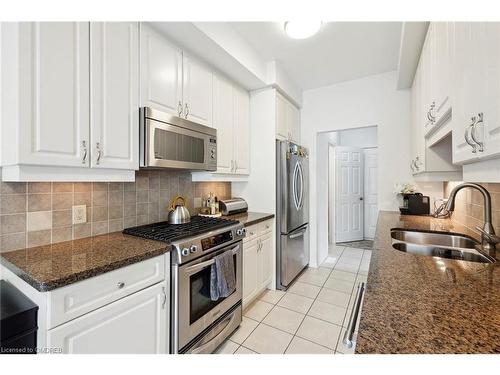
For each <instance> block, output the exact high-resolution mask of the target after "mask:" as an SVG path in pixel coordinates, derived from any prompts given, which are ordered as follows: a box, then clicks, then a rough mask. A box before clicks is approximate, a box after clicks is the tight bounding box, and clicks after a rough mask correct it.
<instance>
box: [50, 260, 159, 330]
mask: <svg viewBox="0 0 500 375" xmlns="http://www.w3.org/2000/svg"><path fill="white" fill-rule="evenodd" d="M164 279H165V256H159V257H155V258H152V259H148V260H145V261H143V262H140V263H136V264H133V265H130V266H126V267H123V268H120V269H117V270H114V271H111V272H107V273H105V274H102V275H99V276H96V277H92V278H90V279H87V280H83V281H80V282H77V283H75V284H71V285H68V286H66V287H63V288H60V289H56V290H54V291H53V292H51V293H50V296H49V307H48V309H49V317H48V328H49V329H50V328H53V327H55V326H57V325H59V324H61V323H64V322H67V321H68V320H71V319H74V318H76V317H79V316H81V315H83V314H86V313H88V312H89V311H92V310H95V309H98V308H100V307H102V306H104V305H106V304H108V303H111V302H113V301H116V300H118V299H120V298H122V297H125V296H127V295H129V294H132V293H135V292H137V291H138V290H141V289H144V288H146V287H148V286H150V285H153V284H156V283H158V282H160V281H162V280H164Z"/></svg>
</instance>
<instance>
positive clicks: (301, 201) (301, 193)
mask: <svg viewBox="0 0 500 375" xmlns="http://www.w3.org/2000/svg"><path fill="white" fill-rule="evenodd" d="M297 166H298V169H297V171H298V173H297V175H298V177H299V178H300V195H299V207H298V209H301V208H302V205H303V203H304V174H303V173H302V165H301V164H300V163H297Z"/></svg>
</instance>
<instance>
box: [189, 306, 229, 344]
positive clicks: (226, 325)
mask: <svg viewBox="0 0 500 375" xmlns="http://www.w3.org/2000/svg"><path fill="white" fill-rule="evenodd" d="M237 315H238V314H234V313H233V314H231V316H228V317H226V318H225V319H224V320H223V321H221V322H220V323H219V324H218V326H219V327H220V326H221V325H222V324H223V323H225V322H227V323H226V324H224V328H222V329H221V330H220V332H219V333H218V334H216V335H215V336H214V337H213V338H212V339H211V340H209V341H208V342H206V343H205V344H203V345H201V346H199V347H197V348H195V349H193V350H192V351H191V354H199V353H204V352H205V349H206V348H208V347H210V346H211V345H212V343H213V342H214V341H215V340H217V339H218V338H219V337H221V336H223V335H225V334H226V330H227V327H231V326H232V323H233V321H234V320H235V319H236V317H237Z"/></svg>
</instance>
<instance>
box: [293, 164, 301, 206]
mask: <svg viewBox="0 0 500 375" xmlns="http://www.w3.org/2000/svg"><path fill="white" fill-rule="evenodd" d="M299 169H300V167H299V163H298V162H297V163H295V168H293V178H292V195H293V204H294V205H295V209H296V210H299V208H300V203H299V197H298V194H297V176H298V174H299Z"/></svg>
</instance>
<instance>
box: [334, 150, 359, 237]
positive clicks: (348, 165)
mask: <svg viewBox="0 0 500 375" xmlns="http://www.w3.org/2000/svg"><path fill="white" fill-rule="evenodd" d="M335 159H336V163H335V170H336V177H337V178H336V181H337V188H336V204H335V218H336V220H335V221H336V223H337V225H336V228H337V230H336V233H335V234H336V242H347V241H358V240H362V239H363V237H364V231H363V226H364V222H363V209H364V204H363V193H364V191H363V190H364V188H363V177H364V176H363V175H364V171H363V151H362V150H361V149H359V148H356V147H336V150H335Z"/></svg>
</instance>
